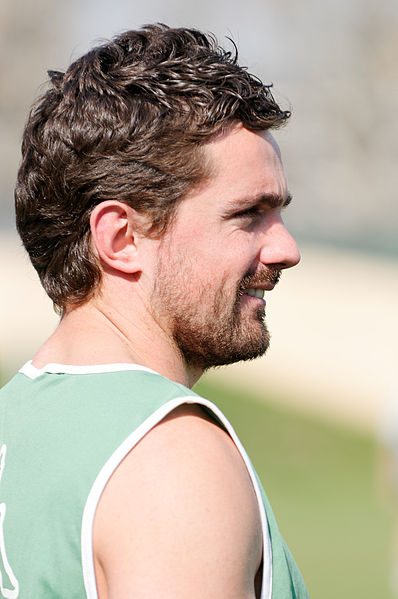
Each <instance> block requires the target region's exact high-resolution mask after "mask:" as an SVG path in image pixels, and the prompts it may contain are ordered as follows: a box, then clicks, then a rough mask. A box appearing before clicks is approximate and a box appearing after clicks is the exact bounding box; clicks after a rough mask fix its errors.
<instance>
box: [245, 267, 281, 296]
mask: <svg viewBox="0 0 398 599" xmlns="http://www.w3.org/2000/svg"><path fill="white" fill-rule="evenodd" d="M281 275H282V271H281V270H278V269H274V268H267V269H266V270H261V271H259V272H256V273H254V274H249V273H248V274H246V275H245V276H244V277H243V279H242V280H241V282H240V284H239V288H238V292H239V293H244V292H245V291H246V290H247V289H250V288H251V287H256V286H258V287H262V286H263V285H264V286H266V285H270V284H271V285H273V286H274V287H275V285H277V284H278V283H279V281H280V278H281Z"/></svg>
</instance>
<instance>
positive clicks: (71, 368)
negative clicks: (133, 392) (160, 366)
mask: <svg viewBox="0 0 398 599" xmlns="http://www.w3.org/2000/svg"><path fill="white" fill-rule="evenodd" d="M123 370H144V371H145V372H152V374H159V373H158V372H156V371H155V370H152V369H151V368H147V367H146V366H141V364H130V363H127V362H126V363H115V364H92V365H85V366H80V365H79V366H76V365H75V364H58V363H56V362H50V363H48V364H46V365H45V366H43V367H42V368H36V366H33V364H32V360H29V362H26V364H24V365H23V366H22V367H21V368H20V369H19V372H21V373H22V374H25V375H26V376H28V377H29V378H30V379H36V378H37V377H38V376H41V375H42V374H102V373H107V372H122V371H123ZM159 376H161V375H159Z"/></svg>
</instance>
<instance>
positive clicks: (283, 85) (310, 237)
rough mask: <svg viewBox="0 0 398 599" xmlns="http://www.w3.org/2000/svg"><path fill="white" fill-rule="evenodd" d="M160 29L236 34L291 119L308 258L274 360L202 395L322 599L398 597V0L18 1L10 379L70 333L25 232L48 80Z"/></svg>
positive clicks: (203, 387) (0, 203)
mask: <svg viewBox="0 0 398 599" xmlns="http://www.w3.org/2000/svg"><path fill="white" fill-rule="evenodd" d="M154 21H161V22H165V23H167V24H169V25H173V26H192V27H196V28H199V29H204V30H206V31H212V32H213V33H215V34H216V35H217V37H218V39H219V41H220V42H221V44H223V45H226V46H230V42H229V41H228V39H226V38H227V37H229V38H232V39H233V40H234V41H235V43H236V44H237V46H238V48H239V53H240V63H241V64H244V65H246V66H247V67H248V68H249V70H250V71H251V72H254V73H255V74H257V75H259V76H260V77H261V78H262V79H263V80H264V81H265V82H273V83H274V86H275V95H276V97H277V99H278V100H279V102H280V103H281V104H282V105H283V107H284V108H291V110H292V113H293V116H292V119H291V122H290V123H289V125H288V126H287V127H286V129H284V130H283V131H280V132H278V133H277V134H276V137H277V141H278V142H279V144H280V146H281V149H282V153H283V157H284V162H285V167H286V172H287V177H288V182H289V187H290V189H291V191H292V193H293V195H294V202H293V204H292V206H291V207H290V208H289V210H288V211H287V212H286V222H287V224H288V226H289V228H290V231H291V232H292V233H293V235H294V236H295V237H296V239H297V240H298V241H299V244H300V247H301V251H302V262H301V263H300V265H299V266H298V267H296V268H295V269H294V270H293V271H291V272H287V273H285V274H284V276H283V277H282V280H281V282H280V284H279V285H278V287H277V289H275V291H273V292H272V294H268V297H267V319H268V322H269V326H270V329H271V332H272V333H273V339H272V345H271V348H270V350H269V352H268V354H267V356H266V358H264V359H260V360H257V361H255V362H252V363H247V364H238V365H236V366H233V367H228V368H225V369H218V370H216V371H214V372H213V373H209V374H208V375H206V376H205V377H204V378H203V381H202V382H201V383H200V385H199V387H198V390H199V391H200V392H202V393H203V394H204V395H206V396H207V397H209V398H211V399H213V400H214V401H215V402H216V403H218V404H219V405H220V406H221V408H222V409H223V410H224V411H225V412H226V414H227V416H229V417H230V419H231V420H232V422H233V424H234V425H235V426H236V428H237V430H238V432H239V433H240V435H241V437H242V440H243V441H244V442H245V444H246V446H247V448H248V451H249V454H250V455H251V457H252V458H253V461H254V463H255V465H256V467H257V468H258V470H259V473H260V475H261V478H262V480H263V483H264V486H265V488H266V490H267V492H268V494H269V496H270V499H271V503H272V505H273V508H274V511H275V513H276V516H277V518H278V521H279V524H280V528H281V530H282V532H283V534H284V536H285V538H286V540H287V542H288V544H289V545H290V547H291V549H292V551H293V553H294V555H295V557H296V560H297V562H298V563H299V566H300V568H301V570H302V571H303V574H304V577H305V579H306V581H307V584H308V587H309V591H310V594H311V595H312V597H322V599H329V598H330V599H332V597H333V598H335V597H336V596H338V597H340V598H342V599H343V598H347V599H348V598H350V599H352V597H354V596H358V597H361V599H366V598H369V599H370V598H371V597H372V598H374V597H381V598H386V599H388V598H392V597H395V596H398V594H395V593H396V591H394V587H396V588H398V557H394V555H398V550H397V549H395V550H394V547H398V537H397V536H395V537H394V534H393V530H394V526H395V525H394V521H396V512H398V510H397V505H398V502H397V496H396V494H398V458H397V457H396V456H397V453H398V449H397V448H398V409H397V407H396V406H397V403H398V380H397V379H398V376H397V358H396V353H397V352H396V343H397V339H398V319H397V315H396V313H397V298H398V235H397V222H398V218H397V217H398V203H397V201H396V197H395V196H396V189H397V187H398V185H397V183H398V169H397V166H396V165H397V163H398V144H397V137H398V130H397V118H396V107H397V104H398V77H397V64H398V4H397V3H396V2H395V0H379V2H378V3H377V4H376V3H374V2H371V1H370V0H324V1H323V2H319V1H316V0H302V1H301V2H299V3H298V2H294V1H293V0H290V1H284V0H282V1H281V0H278V1H276V0H261V1H260V0H246V1H245V2H244V3H242V2H237V1H236V0H230V1H228V2H226V1H219V2H218V3H216V2H214V1H213V2H210V0H202V2H200V3H197V2H193V1H192V0H187V1H185V2H184V3H182V2H177V0H167V1H166V2H165V1H163V2H161V1H160V0H147V1H146V2H137V1H136V0H129V1H127V0H113V2H112V4H110V3H109V2H105V1H104V0H79V1H78V0H69V2H67V3H66V2H61V0H35V1H34V2H33V0H23V1H22V0H2V2H1V4H0V85H1V94H0V123H1V136H0V152H1V157H0V158H1V160H0V273H1V282H2V293H1V294H0V372H1V379H2V381H3V382H5V381H6V380H7V379H8V378H9V377H10V376H11V375H12V374H13V372H15V370H16V369H17V368H18V367H19V366H20V365H22V363H23V362H24V361H26V360H28V359H30V358H31V357H32V355H33V353H34V351H35V349H36V348H37V347H38V345H39V344H40V343H41V342H42V341H43V340H44V339H45V338H46V336H47V335H48V334H49V333H50V332H51V331H52V329H53V328H54V327H55V326H56V323H57V317H56V316H55V314H54V313H53V312H52V307H51V304H50V302H49V300H48V299H47V298H46V296H45V295H44V292H42V290H41V288H40V286H39V284H38V280H37V277H36V275H35V273H34V271H33V270H32V268H31V266H30V264H29V260H28V259H27V257H26V256H25V255H24V253H23V251H22V249H21V247H20V244H19V241H18V239H17V237H16V234H15V229H14V223H13V219H14V217H13V186H14V181H15V176H16V171H17V166H18V162H19V146H20V139H21V132H22V128H23V124H24V121H25V118H26V114H27V111H28V109H29V106H30V105H31V103H32V101H33V99H34V98H35V97H37V96H38V95H39V94H40V93H41V92H42V91H43V90H44V89H45V81H46V71H47V69H53V70H63V69H65V68H66V67H67V66H68V64H69V63H70V62H71V61H72V60H73V59H75V58H77V57H78V56H80V55H81V54H82V53H84V52H86V51H87V50H88V49H89V48H90V46H91V45H92V44H93V43H94V42H98V41H100V40H102V39H103V38H109V37H111V36H113V35H114V34H116V33H119V32H121V31H122V30H125V29H130V28H136V27H139V26H140V25H143V24H145V23H149V22H154ZM395 564H397V567H395ZM395 570H397V572H395Z"/></svg>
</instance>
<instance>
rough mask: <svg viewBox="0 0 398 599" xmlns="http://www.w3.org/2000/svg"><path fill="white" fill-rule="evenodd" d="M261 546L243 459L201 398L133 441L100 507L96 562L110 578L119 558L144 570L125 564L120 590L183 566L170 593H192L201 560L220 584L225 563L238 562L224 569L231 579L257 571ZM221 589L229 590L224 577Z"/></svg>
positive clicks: (154, 584)
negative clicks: (182, 577) (182, 575)
mask: <svg viewBox="0 0 398 599" xmlns="http://www.w3.org/2000/svg"><path fill="white" fill-rule="evenodd" d="M132 531H134V534H133V533H132ZM261 548H262V539H261V525H259V514H258V505H257V502H256V498H255V494H254V490H253V487H252V485H251V481H250V478H249V475H248V472H247V470H246V467H245V465H244V462H243V460H242V458H241V456H240V454H239V452H238V451H237V449H236V446H235V445H234V443H233V441H232V440H231V438H230V437H229V435H228V434H227V433H226V431H225V430H224V429H222V428H220V426H218V424H217V423H216V422H215V421H214V420H213V419H212V418H211V417H210V416H209V415H208V414H206V413H205V412H204V411H203V410H202V409H201V408H200V407H199V406H197V405H181V406H179V407H178V408H176V409H175V410H174V411H173V412H171V413H170V414H169V415H168V416H166V417H165V418H164V420H163V421H162V422H161V423H160V424H159V425H158V426H155V427H154V428H153V430H151V431H150V433H149V434H147V435H146V436H145V437H144V438H143V439H142V440H141V441H140V443H138V445H137V446H136V447H135V448H134V450H133V451H131V452H130V453H129V454H128V455H127V456H126V458H125V459H124V461H123V462H122V463H121V464H120V466H119V467H118V468H117V469H116V471H115V472H114V473H113V475H112V477H111V479H110V480H109V482H108V484H107V486H106V488H105V490H104V492H103V495H102V497H101V500H100V502H99V505H98V508H97V515H96V521H95V526H94V549H95V556H96V563H97V569H100V570H101V572H102V575H103V576H104V577H105V579H106V580H107V584H111V585H112V584H114V580H115V577H122V578H123V576H124V574H126V572H125V570H124V569H123V568H124V566H123V565H122V564H123V562H124V563H125V566H126V568H127V567H128V566H127V564H130V565H129V567H130V569H131V572H139V573H140V576H139V577H138V578H137V577H136V576H135V575H132V576H129V575H127V574H126V576H125V578H124V583H123V584H124V585H125V586H124V587H123V589H124V592H125V594H128V593H131V594H133V593H134V594H136V595H137V596H138V597H141V594H140V593H143V594H145V593H147V595H145V596H152V595H151V593H152V594H153V595H155V594H156V592H159V591H160V589H161V588H162V585H164V583H165V582H166V581H169V582H170V580H172V579H173V578H174V576H175V577H177V573H178V572H181V570H182V569H183V570H185V572H188V573H189V574H188V576H187V577H186V578H185V581H184V582H183V583H181V584H183V585H188V586H185V587H184V588H183V587H179V586H178V584H177V583H176V584H177V586H175V587H174V590H173V586H172V587H171V589H172V590H171V591H170V592H171V595H170V597H171V596H175V597H179V596H182V595H183V593H185V595H184V596H186V595H189V596H196V595H195V594H193V587H192V586H191V585H194V586H195V585H196V584H197V583H198V580H197V577H198V576H199V572H198V568H199V569H200V571H201V574H203V571H204V569H205V570H206V571H207V572H208V575H209V579H210V578H212V577H214V582H213V583H212V584H224V583H222V582H220V580H218V582H216V579H217V576H218V579H219V578H220V572H219V571H218V569H219V568H220V567H221V568H225V569H226V571H225V574H226V572H227V570H229V566H228V564H234V567H235V570H237V573H236V574H233V573H231V572H229V573H228V576H229V577H231V583H230V584H235V585H244V584H245V583H244V581H243V578H245V577H252V578H253V580H254V576H255V573H256V571H257V569H258V567H259V561H260V560H261ZM239 561H242V566H241V567H239V568H236V566H237V564H238V563H239ZM155 563H156V567H157V568H158V571H157V572H155V573H154V572H151V571H150V569H151V568H153V565H154V564H155ZM159 563H161V564H162V566H161V567H160V568H159ZM231 567H232V566H231ZM123 573H124V574H123ZM223 575H224V574H223ZM223 575H222V576H221V579H222V578H223ZM242 577H243V578H242ZM100 578H101V576H100ZM138 579H141V580H149V581H150V582H148V585H149V586H148V588H146V589H144V588H143V587H140V588H137V586H136V585H137V580H138ZM194 581H196V582H195V583H194ZM232 581H233V582H232ZM173 584H174V583H173ZM228 584H229V583H228ZM195 592H196V591H195ZM173 593H174V595H173ZM223 593H224V595H225V593H227V594H229V591H228V590H227V589H226V588H224V590H223V591H222V590H221V587H220V593H219V594H220V595H223ZM165 596H167V597H168V596H169V595H165ZM198 596H201V594H200V591H199V595H198ZM241 596H243V595H241Z"/></svg>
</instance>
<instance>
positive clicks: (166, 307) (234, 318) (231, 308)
mask: <svg viewBox="0 0 398 599" xmlns="http://www.w3.org/2000/svg"><path fill="white" fill-rule="evenodd" d="M159 266H160V267H159V269H158V275H157V277H156V284H155V288H154V292H153V296H152V298H153V301H152V306H156V305H157V307H158V309H155V312H156V316H155V318H156V319H157V320H158V319H159V314H161V315H162V316H164V317H165V318H166V319H167V322H168V329H169V331H170V332H171V335H172V339H173V340H174V342H175V344H176V346H177V348H178V350H179V351H180V353H181V355H182V357H183V359H184V361H185V363H186V364H187V365H188V366H194V367H198V368H200V369H202V370H207V369H209V368H211V367H214V366H222V365H226V364H232V363H234V362H240V361H241V360H253V359H254V358H257V357H259V356H262V355H263V354H264V353H265V352H266V351H267V349H268V347H269V343H270V334H269V331H268V329H267V326H266V323H265V306H264V305H262V306H258V307H257V308H255V309H254V308H253V307H252V306H250V305H245V306H244V305H243V302H242V296H243V294H244V292H245V291H247V290H248V289H250V288H251V287H253V286H256V285H258V286H261V285H262V284H264V285H265V284H269V283H271V284H273V285H275V284H276V283H277V282H278V280H279V278H280V271H278V270H276V269H270V268H267V269H266V270H265V269H264V268H263V269H262V270H261V271H259V272H258V273H256V274H254V275H253V274H248V273H247V274H246V275H245V276H244V277H243V278H242V279H241V281H240V282H239V283H238V284H236V283H235V285H234V287H233V288H232V289H231V287H229V288H228V284H227V283H228V279H229V281H230V279H231V277H230V276H229V277H227V276H225V277H224V279H223V280H222V281H221V284H220V286H219V288H218V289H215V288H214V283H212V282H211V281H207V282H206V283H205V284H203V282H202V283H201V282H199V281H198V280H197V278H196V277H195V276H194V274H193V271H192V270H191V269H189V268H188V269H187V266H186V262H184V264H183V263H182V261H181V263H180V264H178V265H177V264H175V265H174V267H173V268H172V269H171V273H172V274H170V267H171V264H170V262H169V263H168V265H167V268H166V270H164V269H163V268H161V265H159ZM195 282H197V285H196V286H195Z"/></svg>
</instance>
